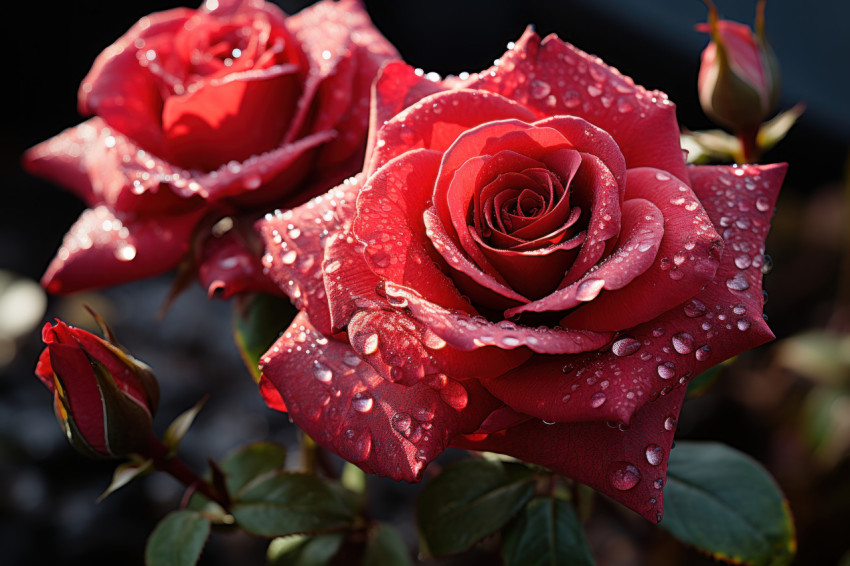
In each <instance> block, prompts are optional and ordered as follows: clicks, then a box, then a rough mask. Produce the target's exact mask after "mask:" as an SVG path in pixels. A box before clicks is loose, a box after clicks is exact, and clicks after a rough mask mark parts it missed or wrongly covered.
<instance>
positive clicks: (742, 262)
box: [735, 254, 753, 269]
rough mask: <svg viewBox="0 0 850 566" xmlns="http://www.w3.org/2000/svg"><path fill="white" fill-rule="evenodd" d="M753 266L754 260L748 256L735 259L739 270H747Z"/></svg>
mask: <svg viewBox="0 0 850 566" xmlns="http://www.w3.org/2000/svg"><path fill="white" fill-rule="evenodd" d="M752 264H753V260H752V259H751V258H750V256H748V255H745V254H742V255H739V256H737V257H736V258H735V267H737V268H738V269H747V268H748V267H749V266H751V265H752Z"/></svg>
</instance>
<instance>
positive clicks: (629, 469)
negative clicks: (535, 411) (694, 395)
mask: <svg viewBox="0 0 850 566" xmlns="http://www.w3.org/2000/svg"><path fill="white" fill-rule="evenodd" d="M684 396H685V388H680V389H679V390H677V391H675V392H673V393H671V394H670V395H668V396H666V397H662V398H660V399H658V400H657V401H655V402H653V403H648V404H647V405H645V406H644V407H643V408H642V409H641V410H640V411H638V412H637V413H636V414H635V416H634V419H632V422H631V424H630V426H628V427H618V426H616V425H614V426H610V425H609V424H607V423H605V422H599V421H597V422H579V423H570V424H547V423H545V422H543V421H540V420H537V419H534V420H527V421H524V422H521V423H520V424H517V425H515V426H513V427H510V428H507V429H504V430H501V431H498V432H493V433H489V434H475V435H468V436H461V437H458V438H457V439H455V440H454V441H453V442H452V446H455V447H458V448H465V449H467V450H483V451H491V452H499V453H502V454H507V455H509V456H514V457H516V458H519V459H520V460H524V461H526V462H531V463H534V464H539V465H541V466H545V467H547V468H549V469H551V470H552V471H554V472H556V473H559V474H563V475H565V476H567V477H570V478H572V479H574V480H576V481H578V482H581V483H583V484H585V485H588V486H590V487H592V488H594V489H596V490H597V491H600V492H602V493H604V494H606V495H608V496H609V497H611V498H613V499H614V500H615V501H618V502H619V503H622V504H623V505H625V506H626V507H628V508H630V509H632V510H634V511H636V512H637V513H639V514H641V515H642V516H643V517H644V518H646V519H647V520H649V521H651V522H653V523H658V522H659V521H661V518H662V516H663V505H664V494H663V491H662V489H663V487H664V484H665V483H666V481H667V461H668V459H669V457H670V450H671V447H672V444H673V434H674V432H675V429H676V424H677V419H678V416H679V411H680V409H681V406H682V400H683V399H684Z"/></svg>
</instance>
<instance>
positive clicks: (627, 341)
mask: <svg viewBox="0 0 850 566" xmlns="http://www.w3.org/2000/svg"><path fill="white" fill-rule="evenodd" d="M638 350H640V342H639V341H637V340H635V339H634V338H632V337H631V336H625V337H623V338H620V339H619V340H617V341H616V342H614V344H613V345H612V346H611V351H612V352H614V355H615V356H620V357H621V358H622V357H624V356H630V355H632V354H634V353H635V352H637V351H638Z"/></svg>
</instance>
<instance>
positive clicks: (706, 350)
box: [694, 344, 711, 362]
mask: <svg viewBox="0 0 850 566" xmlns="http://www.w3.org/2000/svg"><path fill="white" fill-rule="evenodd" d="M694 356H695V357H696V359H697V361H700V362H704V361H706V360H707V359H708V358H709V357H710V356H711V346H709V345H708V344H706V345H705V346H700V347H699V348H698V349H697V351H696V353H695V354H694Z"/></svg>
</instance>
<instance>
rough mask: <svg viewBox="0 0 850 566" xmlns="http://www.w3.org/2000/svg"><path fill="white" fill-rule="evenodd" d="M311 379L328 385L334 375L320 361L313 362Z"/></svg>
mask: <svg viewBox="0 0 850 566" xmlns="http://www.w3.org/2000/svg"><path fill="white" fill-rule="evenodd" d="M313 377H315V378H316V379H318V380H319V381H321V382H322V383H328V382H330V380H332V379H333V377H334V374H333V372H332V371H331V369H330V368H329V367H328V366H326V365H325V364H323V363H322V362H320V361H315V362H313Z"/></svg>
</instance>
